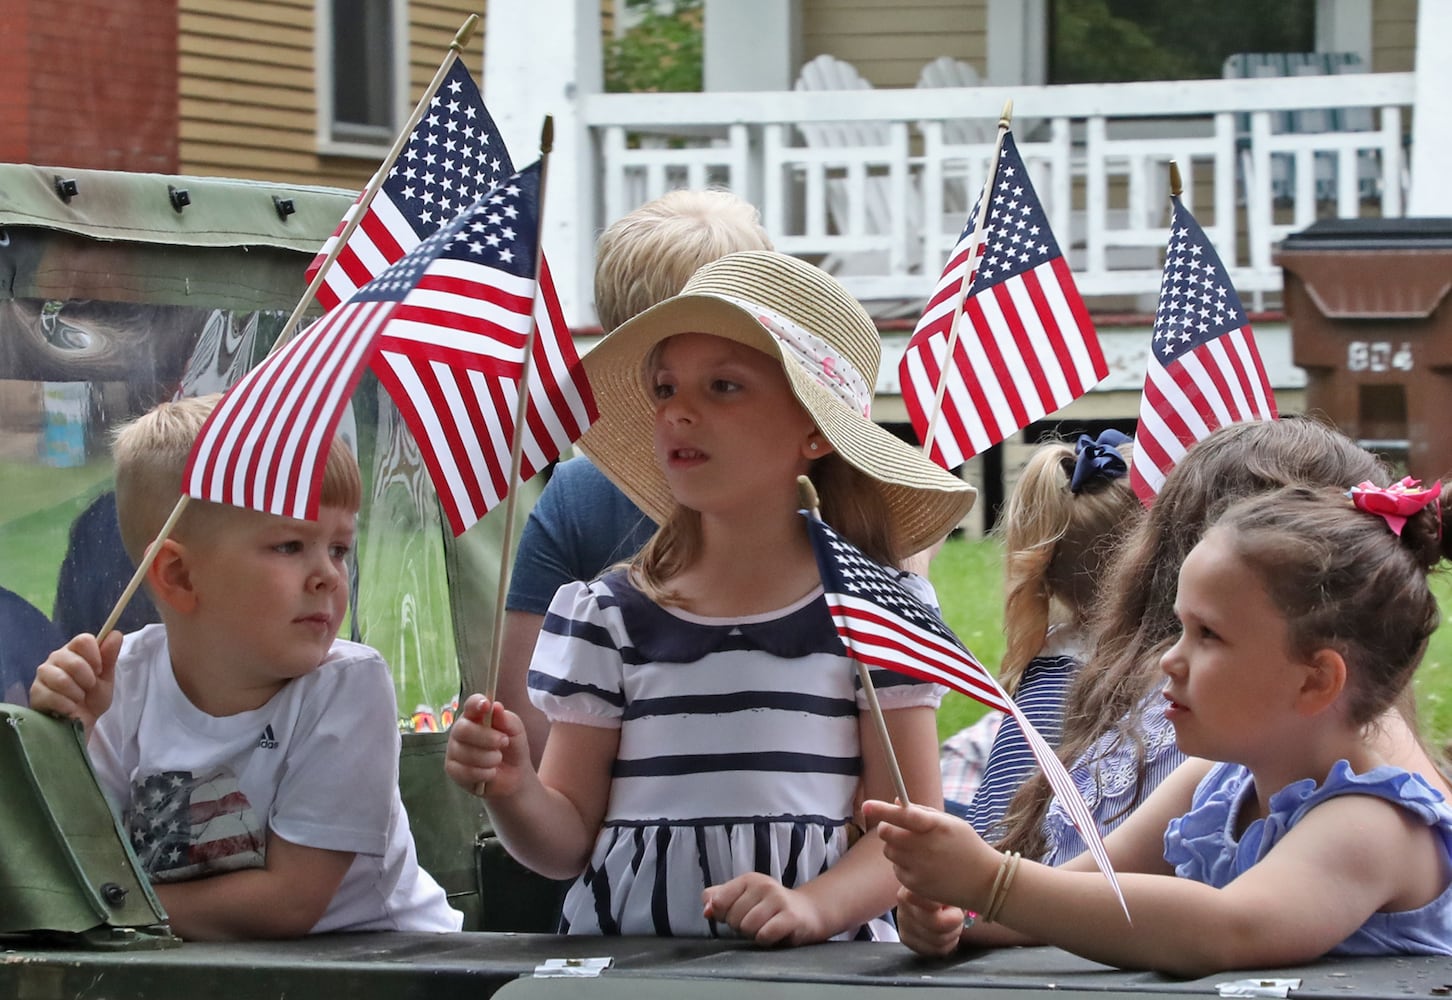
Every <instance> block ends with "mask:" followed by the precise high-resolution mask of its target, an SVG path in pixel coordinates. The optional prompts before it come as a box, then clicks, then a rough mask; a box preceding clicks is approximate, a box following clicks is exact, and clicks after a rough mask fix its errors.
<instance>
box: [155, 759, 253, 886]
mask: <svg viewBox="0 0 1452 1000" xmlns="http://www.w3.org/2000/svg"><path fill="white" fill-rule="evenodd" d="M126 828H127V833H128V834H129V835H130V837H131V847H132V850H134V851H135V852H136V858H137V860H138V861H140V862H141V866H142V868H143V869H144V870H145V871H146V874H147V875H149V876H151V878H152V880H153V881H156V882H182V881H188V880H191V879H197V878H204V877H205V876H208V875H218V874H221V873H222V872H230V871H238V870H240V869H243V868H261V867H263V865H264V864H265V863H266V854H267V846H266V845H267V842H266V831H265V830H264V828H263V825H262V823H260V822H259V821H258V818H257V815H256V814H255V813H254V811H253V809H252V805H251V803H249V802H248V801H247V796H246V795H243V794H242V790H241V789H240V788H238V787H237V779H236V777H234V776H233V775H231V774H230V773H225V772H224V773H218V774H213V775H210V776H207V777H204V778H200V779H199V778H197V777H196V776H195V775H193V774H192V773H191V772H190V771H162V772H159V773H156V774H149V775H147V776H146V777H144V778H142V779H140V780H138V781H136V782H134V783H133V784H132V787H131V808H130V809H129V810H128V811H127V814H126Z"/></svg>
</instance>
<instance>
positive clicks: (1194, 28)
mask: <svg viewBox="0 0 1452 1000" xmlns="http://www.w3.org/2000/svg"><path fill="white" fill-rule="evenodd" d="M1049 10H1050V25H1049V82H1050V83H1109V82H1117V81H1130V80H1195V79H1215V78H1218V77H1220V75H1221V72H1222V67H1223V66H1224V63H1225V57H1226V56H1228V55H1230V54H1231V53H1234V52H1311V51H1314V50H1315V48H1316V0H1275V2H1273V3H1267V2H1266V0H1180V2H1178V3H1173V4H1167V3H1163V2H1162V0H1051V3H1050V5H1049Z"/></svg>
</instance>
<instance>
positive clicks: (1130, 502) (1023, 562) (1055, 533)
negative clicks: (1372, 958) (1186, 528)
mask: <svg viewBox="0 0 1452 1000" xmlns="http://www.w3.org/2000/svg"><path fill="white" fill-rule="evenodd" d="M1132 447H1133V446H1132V445H1129V444H1124V445H1121V446H1120V447H1119V448H1118V449H1117V450H1118V452H1119V454H1120V455H1121V456H1122V457H1123V459H1124V463H1123V465H1124V467H1125V469H1127V466H1128V463H1129V462H1130V460H1131V456H1132ZM1076 457H1077V451H1076V449H1075V447H1074V446H1073V445H1071V444H1068V443H1067V442H1064V441H1052V442H1049V443H1047V444H1045V445H1043V446H1042V447H1041V448H1039V449H1038V451H1036V452H1034V454H1033V456H1032V457H1031V458H1030V459H1029V460H1028V463H1027V464H1026V465H1025V466H1024V468H1023V472H1022V473H1021V474H1020V475H1019V479H1018V482H1017V483H1015V484H1014V488H1013V492H1012V493H1010V494H1009V498H1008V502H1007V504H1005V505H1004V509H1003V516H1002V518H1001V519H1000V521H999V525H1000V531H1001V533H1002V535H1003V541H1004V567H1003V576H1004V581H1003V585H1004V601H1003V634H1004V638H1005V640H1006V645H1005V649H1004V655H1003V662H1002V664H1001V665H1000V667H999V671H998V679H999V682H1000V683H1001V684H1003V686H1004V688H1005V689H1006V690H1007V691H1008V693H1009V694H1013V693H1014V691H1015V690H1016V689H1017V687H1018V681H1019V678H1020V677H1022V675H1023V671H1024V668H1026V667H1027V666H1028V664H1029V661H1030V660H1032V659H1033V658H1034V657H1035V656H1036V655H1037V654H1038V653H1039V651H1040V650H1041V649H1042V648H1043V646H1044V642H1045V640H1046V638H1047V637H1048V633H1049V626H1050V624H1051V623H1052V621H1051V620H1052V618H1053V617H1054V610H1055V606H1057V607H1058V608H1060V609H1062V614H1063V615H1064V616H1065V617H1067V620H1068V621H1069V622H1070V623H1072V624H1073V625H1075V626H1076V627H1080V628H1083V627H1084V626H1086V625H1087V622H1088V619H1089V614H1090V612H1091V611H1092V610H1093V607H1094V603H1095V600H1096V598H1097V596H1098V593H1099V587H1100V583H1101V579H1102V574H1103V570H1104V567H1105V565H1106V564H1107V563H1108V560H1109V556H1110V554H1111V553H1112V552H1113V550H1114V548H1115V546H1116V545H1117V544H1118V542H1119V540H1120V538H1121V537H1123V535H1124V534H1125V532H1126V531H1128V529H1129V528H1130V527H1131V526H1132V525H1133V524H1134V522H1135V519H1136V518H1137V516H1138V515H1139V513H1140V511H1141V510H1142V508H1141V506H1140V503H1139V500H1138V498H1137V497H1135V495H1134V491H1133V490H1131V489H1130V488H1129V478H1128V476H1127V475H1124V474H1123V471H1124V470H1123V469H1122V470H1121V472H1120V474H1119V475H1118V476H1108V475H1100V476H1096V477H1094V478H1093V479H1092V480H1091V481H1089V482H1087V483H1085V484H1084V486H1083V488H1081V489H1080V490H1079V492H1077V493H1076V492H1074V491H1073V490H1071V488H1070V481H1071V478H1072V476H1073V472H1074V464H1075V459H1076Z"/></svg>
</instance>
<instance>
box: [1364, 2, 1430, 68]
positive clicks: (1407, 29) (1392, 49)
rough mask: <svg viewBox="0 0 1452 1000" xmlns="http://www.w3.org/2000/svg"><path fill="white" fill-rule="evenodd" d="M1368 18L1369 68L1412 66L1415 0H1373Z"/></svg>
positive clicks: (1415, 37)
mask: <svg viewBox="0 0 1452 1000" xmlns="http://www.w3.org/2000/svg"><path fill="white" fill-rule="evenodd" d="M1436 2H1438V3H1445V2H1446V0H1436ZM1371 19H1372V23H1371V68H1372V69H1373V70H1375V71H1376V72H1378V73H1407V72H1410V71H1411V70H1413V69H1415V68H1416V54H1417V0H1375V2H1374V3H1373V4H1372V8H1371Z"/></svg>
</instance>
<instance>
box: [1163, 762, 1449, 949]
mask: <svg viewBox="0 0 1452 1000" xmlns="http://www.w3.org/2000/svg"><path fill="white" fill-rule="evenodd" d="M1253 794H1255V789H1254V784H1253V781H1252V779H1251V775H1250V772H1249V771H1248V770H1246V769H1245V768H1244V767H1242V766H1240V765H1238V764H1217V765H1216V766H1215V767H1214V768H1212V769H1211V770H1210V773H1209V774H1207V775H1206V776H1205V777H1204V779H1203V780H1202V781H1201V782H1200V784H1199V786H1198V787H1197V788H1196V789H1195V796H1194V799H1193V801H1192V805H1191V808H1190V811H1189V812H1188V813H1186V814H1185V815H1184V816H1181V817H1180V818H1179V819H1176V820H1172V821H1171V822H1170V826H1169V829H1168V830H1167V831H1166V833H1165V860H1166V861H1168V862H1169V863H1170V864H1172V865H1174V866H1175V874H1177V875H1179V876H1180V877H1181V878H1190V879H1194V880H1195V881H1197V882H1204V883H1205V884H1206V885H1212V886H1214V887H1216V888H1217V889H1219V888H1223V887H1224V886H1226V885H1227V884H1229V883H1230V882H1231V881H1232V880H1233V879H1235V878H1236V877H1237V876H1239V875H1240V874H1241V873H1242V872H1244V871H1245V870H1246V869H1248V868H1249V867H1250V866H1251V865H1253V864H1255V863H1256V862H1257V861H1259V860H1260V859H1261V858H1263V857H1265V856H1266V854H1268V853H1269V852H1270V850H1271V849H1272V848H1273V847H1275V845H1276V844H1278V843H1279V842H1280V841H1281V838H1283V837H1284V836H1285V835H1286V834H1287V833H1288V832H1289V831H1290V829H1291V828H1292V827H1293V826H1295V825H1296V823H1297V822H1299V821H1300V820H1301V818H1302V817H1303V816H1305V815H1306V813H1308V812H1310V811H1311V810H1312V809H1314V808H1315V807H1316V806H1318V805H1320V804H1321V803H1322V802H1325V801H1326V800H1327V799H1331V798H1335V797H1336V796H1338V795H1374V796H1376V797H1377V798H1380V799H1385V800H1387V801H1388V802H1392V803H1395V804H1396V805H1398V806H1401V807H1402V808H1403V809H1405V810H1407V811H1408V812H1409V813H1411V814H1412V815H1413V816H1415V817H1417V818H1418V819H1419V820H1421V821H1422V822H1423V823H1426V824H1427V825H1428V826H1430V827H1432V828H1433V829H1434V830H1435V831H1436V832H1437V834H1438V836H1439V837H1440V838H1441V841H1442V848H1443V850H1444V851H1445V852H1446V853H1447V855H1448V857H1449V858H1452V808H1449V807H1448V805H1447V803H1446V801H1445V800H1443V798H1442V794H1441V793H1440V792H1438V791H1436V790H1435V789H1433V788H1432V787H1431V786H1430V785H1428V784H1427V782H1426V779H1424V778H1423V777H1422V776H1421V775H1419V774H1413V773H1411V772H1409V771H1404V770H1402V769H1401V768H1399V767H1378V768H1375V769H1373V770H1371V771H1368V772H1366V773H1365V774H1356V773H1355V772H1353V771H1352V770H1351V765H1350V764H1349V763H1347V762H1346V761H1344V760H1341V761H1337V762H1336V764H1335V765H1334V766H1333V767H1332V768H1331V773H1330V775H1329V776H1327V778H1326V781H1325V783H1323V784H1321V785H1319V786H1318V785H1317V784H1316V783H1315V782H1314V781H1312V780H1310V779H1309V778H1308V779H1306V780H1305V781H1298V782H1296V783H1295V784H1293V785H1289V786H1287V787H1285V788H1282V789H1281V790H1280V791H1279V792H1276V793H1275V794H1274V795H1272V796H1271V799H1270V815H1268V816H1266V817H1265V818H1264V819H1258V820H1256V821H1254V822H1253V823H1251V824H1250V826H1248V827H1247V828H1246V830H1245V833H1244V834H1243V835H1242V836H1241V837H1240V839H1239V840H1238V841H1237V840H1236V837H1235V821H1236V817H1237V816H1238V815H1239V814H1240V810H1241V806H1242V804H1243V803H1244V801H1245V797H1246V796H1247V795H1253ZM1327 954H1331V955H1452V883H1449V885H1448V886H1447V887H1446V888H1444V889H1443V890H1442V894H1441V895H1440V896H1438V897H1437V898H1436V899H1434V900H1432V901H1431V902H1430V903H1428V904H1427V905H1426V906H1422V907H1418V908H1417V909H1415V910H1403V911H1400V912H1396V913H1373V914H1372V915H1371V917H1370V918H1369V919H1368V920H1367V921H1366V923H1364V924H1362V925H1361V928H1360V929H1359V930H1357V931H1356V932H1355V933H1353V934H1352V935H1351V936H1350V937H1348V938H1347V939H1346V940H1345V941H1342V942H1341V943H1340V944H1339V945H1337V946H1336V947H1335V948H1332V949H1331V951H1329V952H1328V953H1327Z"/></svg>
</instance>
